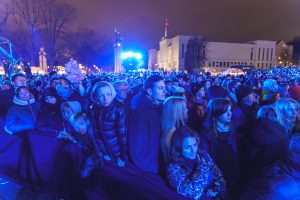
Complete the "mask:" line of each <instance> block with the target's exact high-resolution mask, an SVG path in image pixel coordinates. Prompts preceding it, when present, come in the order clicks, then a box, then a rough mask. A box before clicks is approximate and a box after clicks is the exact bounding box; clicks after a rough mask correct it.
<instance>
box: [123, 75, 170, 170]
mask: <svg viewBox="0 0 300 200" xmlns="http://www.w3.org/2000/svg"><path fill="white" fill-rule="evenodd" d="M165 98H166V89H165V83H164V80H163V78H162V77H161V76H159V75H151V76H150V77H148V78H147V80H146V81H145V84H144V91H143V92H141V93H139V94H138V95H136V96H135V97H134V98H133V99H132V101H131V114H130V120H129V133H130V134H129V152H130V157H131V160H132V162H133V163H134V164H135V165H136V166H137V167H139V168H140V169H142V170H144V171H147V172H151V173H159V172H160V170H162V168H160V167H161V165H160V164H161V156H160V155H161V153H160V149H161V148H160V127H161V123H160V119H161V111H162V103H163V101H164V100H165Z"/></svg>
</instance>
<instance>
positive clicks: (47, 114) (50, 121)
mask: <svg viewBox="0 0 300 200" xmlns="http://www.w3.org/2000/svg"><path fill="white" fill-rule="evenodd" d="M59 100H60V99H59V97H58V94H57V92H56V90H55V88H53V87H49V88H47V89H45V90H44V92H43V94H42V97H41V108H40V111H39V114H38V122H37V130H39V131H42V132H51V131H55V132H58V131H59V130H61V129H62V128H63V125H62V123H61V121H62V120H63V118H62V113H61V103H60V101H59Z"/></svg>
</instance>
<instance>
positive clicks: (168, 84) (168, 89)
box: [165, 79, 173, 97]
mask: <svg viewBox="0 0 300 200" xmlns="http://www.w3.org/2000/svg"><path fill="white" fill-rule="evenodd" d="M165 85H166V96H167V97H170V96H172V94H173V84H172V81H171V80H170V79H167V80H165Z"/></svg>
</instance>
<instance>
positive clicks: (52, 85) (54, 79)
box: [49, 77, 59, 88]
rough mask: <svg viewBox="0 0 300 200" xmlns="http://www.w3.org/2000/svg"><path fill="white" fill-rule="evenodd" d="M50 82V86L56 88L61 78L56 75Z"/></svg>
mask: <svg viewBox="0 0 300 200" xmlns="http://www.w3.org/2000/svg"><path fill="white" fill-rule="evenodd" d="M49 83H50V84H49V86H50V87H53V88H56V86H57V85H58V84H59V78H56V77H54V78H52V79H51V80H50V82H49Z"/></svg>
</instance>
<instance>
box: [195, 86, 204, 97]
mask: <svg viewBox="0 0 300 200" xmlns="http://www.w3.org/2000/svg"><path fill="white" fill-rule="evenodd" d="M196 95H197V99H198V98H199V99H203V98H204V97H205V89H204V87H202V88H200V90H199V91H198V92H197V94H196Z"/></svg>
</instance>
